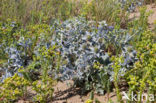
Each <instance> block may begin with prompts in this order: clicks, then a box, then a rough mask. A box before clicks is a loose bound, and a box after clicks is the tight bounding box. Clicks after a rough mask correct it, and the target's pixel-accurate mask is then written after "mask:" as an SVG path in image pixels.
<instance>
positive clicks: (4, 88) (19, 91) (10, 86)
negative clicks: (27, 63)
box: [0, 74, 31, 103]
mask: <svg viewBox="0 0 156 103" xmlns="http://www.w3.org/2000/svg"><path fill="white" fill-rule="evenodd" d="M30 84H31V83H30V82H29V81H28V80H26V79H24V78H23V77H20V76H18V74H15V75H14V76H13V77H9V78H7V79H5V80H4V82H3V83H1V84H0V91H1V93H0V98H1V99H2V101H3V102H4V103H5V102H9V103H10V102H14V101H16V100H18V99H22V98H25V97H27V95H28V94H27V87H28V86H30Z"/></svg>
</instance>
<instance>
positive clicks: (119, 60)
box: [112, 57, 124, 103]
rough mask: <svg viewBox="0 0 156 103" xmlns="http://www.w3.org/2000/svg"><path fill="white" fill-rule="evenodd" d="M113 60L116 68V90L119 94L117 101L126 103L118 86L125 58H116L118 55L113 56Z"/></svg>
mask: <svg viewBox="0 0 156 103" xmlns="http://www.w3.org/2000/svg"><path fill="white" fill-rule="evenodd" d="M112 61H114V65H113V66H112V67H113V69H114V86H115V91H116V95H117V101H118V102H119V103H124V102H123V100H122V96H121V94H120V89H119V86H118V83H119V80H120V76H119V74H118V73H119V71H120V69H121V63H123V58H122V57H120V58H116V57H112Z"/></svg>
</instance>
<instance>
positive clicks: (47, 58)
mask: <svg viewBox="0 0 156 103" xmlns="http://www.w3.org/2000/svg"><path fill="white" fill-rule="evenodd" d="M95 24H97V23H95V22H94V21H86V20H85V19H84V18H82V17H77V18H73V19H69V20H66V21H64V22H63V23H60V22H58V21H54V22H52V24H51V26H50V27H47V26H45V25H39V27H36V29H37V33H36V32H35V31H36V29H35V28H33V31H32V32H30V31H29V32H26V33H25V34H27V33H31V34H32V33H35V35H34V34H32V35H34V37H33V38H29V35H26V36H24V35H21V37H20V38H18V39H17V40H16V41H15V42H14V43H13V45H10V46H9V47H7V48H6V50H7V52H6V54H8V56H9V57H10V58H9V59H8V63H7V64H6V66H4V68H3V69H2V70H3V76H2V79H1V80H2V81H3V80H4V79H5V78H7V77H10V76H12V75H13V74H14V73H16V72H17V71H18V69H19V68H21V66H22V68H23V69H24V71H25V73H26V78H27V79H29V80H30V79H33V80H36V79H37V78H36V77H38V76H40V75H42V77H44V78H46V75H51V76H55V78H58V80H67V79H73V80H74V81H75V86H80V87H83V89H84V91H89V90H91V89H94V90H95V91H96V92H97V93H100V94H104V93H105V91H107V90H108V89H109V87H110V85H111V82H112V81H113V80H114V79H113V75H114V70H113V68H112V66H111V65H112V61H111V60H110V58H111V57H112V56H114V55H119V56H123V58H124V62H123V63H122V66H121V67H122V68H121V69H120V72H119V75H123V74H124V72H126V71H127V70H130V69H131V68H132V66H133V63H135V61H136V60H137V58H136V51H135V50H134V49H133V47H132V46H131V45H130V41H131V39H132V38H133V37H134V36H135V34H133V35H130V34H129V33H128V31H127V30H124V29H119V28H116V27H113V26H108V25H107V23H106V21H101V22H99V23H98V27H97V25H95ZM42 26H43V27H42ZM39 28H41V30H40V29H39ZM44 28H45V30H46V31H47V32H44ZM47 28H48V29H47ZM34 29H35V30H34ZM38 29H39V30H38ZM60 55H61V56H60ZM10 68H12V69H10ZM18 74H19V75H21V73H18ZM22 75H23V76H24V75H25V74H24V73H22ZM29 77H32V78H29ZM34 78H35V79H34Z"/></svg>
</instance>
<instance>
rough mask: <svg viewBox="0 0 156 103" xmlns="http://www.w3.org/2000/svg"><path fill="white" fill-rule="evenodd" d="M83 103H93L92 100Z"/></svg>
mask: <svg viewBox="0 0 156 103" xmlns="http://www.w3.org/2000/svg"><path fill="white" fill-rule="evenodd" d="M85 103H93V100H91V99H88V100H87V101H86V102H85Z"/></svg>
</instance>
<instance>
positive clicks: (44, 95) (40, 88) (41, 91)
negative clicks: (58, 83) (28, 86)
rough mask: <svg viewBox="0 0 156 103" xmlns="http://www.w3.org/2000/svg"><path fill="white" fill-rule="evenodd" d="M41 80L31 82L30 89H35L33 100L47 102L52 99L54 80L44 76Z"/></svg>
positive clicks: (41, 102)
mask: <svg viewBox="0 0 156 103" xmlns="http://www.w3.org/2000/svg"><path fill="white" fill-rule="evenodd" d="M41 79H42V80H41V81H40V80H37V81H34V82H33V83H32V89H33V90H34V91H35V93H36V95H35V97H34V101H35V102H40V103H47V102H48V101H49V100H52V96H53V92H54V89H53V86H54V83H55V82H54V80H53V79H52V78H51V77H46V78H45V79H43V77H41Z"/></svg>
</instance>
